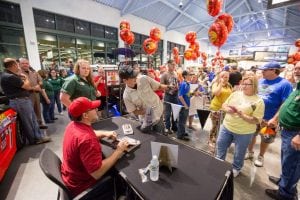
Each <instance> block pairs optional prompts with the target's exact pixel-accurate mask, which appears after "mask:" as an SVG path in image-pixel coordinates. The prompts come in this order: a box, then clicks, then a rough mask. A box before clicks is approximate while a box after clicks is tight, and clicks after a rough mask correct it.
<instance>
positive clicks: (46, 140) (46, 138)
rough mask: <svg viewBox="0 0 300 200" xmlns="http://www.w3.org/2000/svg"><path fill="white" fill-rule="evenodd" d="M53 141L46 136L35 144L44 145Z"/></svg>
mask: <svg viewBox="0 0 300 200" xmlns="http://www.w3.org/2000/svg"><path fill="white" fill-rule="evenodd" d="M51 141H52V140H51V138H50V137H48V136H44V137H42V138H41V139H39V140H37V141H36V142H35V144H43V143H47V142H51Z"/></svg>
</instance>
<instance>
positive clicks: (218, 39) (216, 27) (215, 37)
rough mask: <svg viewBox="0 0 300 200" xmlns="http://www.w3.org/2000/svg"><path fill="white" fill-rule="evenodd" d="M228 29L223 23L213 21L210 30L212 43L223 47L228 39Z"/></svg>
mask: <svg viewBox="0 0 300 200" xmlns="http://www.w3.org/2000/svg"><path fill="white" fill-rule="evenodd" d="M227 36H228V31H227V28H226V26H225V25H224V24H223V23H213V24H212V25H211V26H210V28H209V30H208V37H209V41H210V43H212V44H213V45H214V46H216V47H221V46H222V45H223V44H224V43H225V42H226V40H227Z"/></svg>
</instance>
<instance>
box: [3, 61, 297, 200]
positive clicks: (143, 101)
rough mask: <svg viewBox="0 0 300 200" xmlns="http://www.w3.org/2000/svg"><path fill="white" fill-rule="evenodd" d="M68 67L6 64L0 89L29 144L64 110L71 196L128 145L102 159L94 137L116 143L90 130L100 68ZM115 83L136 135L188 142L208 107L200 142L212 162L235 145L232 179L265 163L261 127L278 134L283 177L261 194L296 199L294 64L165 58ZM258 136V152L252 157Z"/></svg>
mask: <svg viewBox="0 0 300 200" xmlns="http://www.w3.org/2000/svg"><path fill="white" fill-rule="evenodd" d="M68 63H69V64H70V65H71V66H72V67H70V70H69V71H66V70H62V71H58V70H57V69H55V68H53V69H50V70H47V71H46V70H39V71H38V72H36V71H35V70H34V69H33V68H31V67H30V64H29V62H28V60H27V59H25V58H21V59H19V60H18V61H17V60H15V59H11V58H6V59H5V60H4V67H5V72H4V73H3V75H2V78H1V86H2V89H3V92H4V94H5V95H6V96H7V97H8V98H9V99H10V106H11V107H12V108H14V109H15V110H16V111H17V112H18V116H19V118H20V121H21V129H22V133H23V135H24V136H25V138H26V142H27V143H28V144H40V143H44V142H49V141H51V138H49V137H48V136H46V135H44V134H43V132H42V131H41V130H40V129H43V128H47V126H46V125H45V123H46V124H47V123H54V122H55V120H56V119H57V117H55V115H54V110H55V109H54V108H55V104H56V107H57V110H58V114H61V113H62V112H63V109H68V112H69V117H70V119H71V120H72V122H71V123H70V124H69V125H68V126H67V128H66V130H65V135H64V141H63V163H62V175H63V180H64V182H65V184H66V186H67V187H68V188H69V189H70V191H71V193H72V194H73V195H74V196H75V195H77V194H79V193H80V192H81V191H83V190H85V189H87V188H88V187H90V186H91V185H93V184H95V183H96V182H97V181H96V180H98V179H100V178H101V177H102V176H103V175H104V174H105V173H106V172H107V171H108V170H109V169H110V168H111V167H112V166H113V164H114V163H115V162H116V161H117V159H118V158H119V157H120V155H121V153H122V152H123V151H124V150H126V148H127V146H128V143H127V142H126V141H123V142H121V143H119V146H118V147H117V149H116V150H115V152H114V153H113V155H112V156H110V157H108V158H102V157H101V145H100V143H99V142H98V139H99V138H101V137H112V138H115V137H116V135H115V133H114V132H101V131H100V132H99V131H94V130H93V129H92V128H91V123H93V122H95V121H96V120H98V119H99V116H100V117H101V116H103V113H102V112H101V111H102V110H103V109H104V105H105V103H106V95H107V91H106V84H105V75H104V72H105V70H104V69H103V68H101V67H100V68H99V69H98V75H97V76H96V77H93V76H92V71H91V67H90V64H89V62H88V61H86V60H82V59H79V60H78V61H77V62H76V63H75V65H74V66H73V63H72V62H71V63H70V62H69V61H68ZM119 77H120V80H121V82H122V83H124V85H125V90H124V93H123V100H124V104H125V106H126V111H127V112H128V113H132V114H133V115H135V116H138V118H139V120H140V122H141V126H140V130H141V131H142V132H145V133H151V132H152V131H155V132H158V133H161V134H164V135H166V136H167V135H168V134H173V133H175V134H176V138H177V139H178V140H182V141H188V140H190V136H189V135H190V134H189V132H190V131H197V130H196V129H195V127H193V117H194V116H195V115H196V113H197V109H203V108H205V107H206V105H209V106H207V107H208V108H207V109H209V110H210V111H211V114H210V117H211V122H212V127H211V130H210V132H209V136H208V141H207V142H208V144H209V145H210V146H212V147H216V152H215V153H216V157H217V158H219V159H223V160H225V159H226V153H227V150H228V148H229V147H230V145H231V144H232V143H234V144H235V150H234V158H233V163H232V168H233V175H234V177H237V176H238V175H239V174H240V172H241V170H242V167H243V164H244V159H254V158H255V161H254V164H255V166H257V167H262V166H263V165H264V156H265V152H266V151H267V148H268V146H269V145H271V143H272V142H273V141H274V138H275V135H274V134H273V135H271V134H264V133H263V132H262V131H261V130H262V129H263V128H269V129H273V130H275V132H281V137H282V146H281V154H282V155H281V160H282V163H281V164H282V174H281V176H280V179H277V178H276V177H270V180H271V181H273V182H275V183H276V184H278V185H279V190H270V189H267V190H266V193H267V195H269V196H270V197H272V198H274V199H293V198H295V196H296V195H297V191H296V185H297V182H298V180H299V177H300V169H299V162H300V152H299V150H300V136H299V134H300V132H299V131H300V116H299V113H300V112H299V111H300V93H299V91H300V85H299V84H300V83H299V80H300V62H298V63H297V64H296V65H295V66H293V67H292V68H291V69H286V70H284V69H283V68H282V67H281V66H280V65H279V64H278V63H277V62H269V63H267V64H265V65H263V66H260V67H253V68H251V69H249V70H244V71H240V70H239V69H238V67H237V66H236V65H231V66H226V67H224V68H219V69H217V68H210V69H209V68H198V69H197V70H195V69H193V68H190V69H188V70H182V69H180V68H178V69H177V65H176V63H175V62H174V61H173V60H169V61H168V62H167V63H166V65H164V66H162V67H160V68H159V70H154V69H148V70H147V71H145V72H144V73H142V72H141V70H140V69H139V66H138V65H133V66H131V65H124V66H121V67H120V70H119ZM195 85H196V87H194V86H195ZM192 86H193V89H192ZM293 90H294V92H293ZM99 100H100V101H99ZM40 104H42V109H43V111H42V112H41V108H40ZM62 104H63V105H62ZM174 105H176V106H177V107H178V108H179V112H178V113H174V112H173V109H172V107H173V106H174ZM96 109H99V110H100V115H99V112H98V113H97V111H96ZM175 115H178V116H176V117H175ZM42 116H43V118H42ZM199 117H201V116H199ZM187 122H188V123H187ZM258 135H259V136H260V137H261V140H260V152H259V154H258V155H257V156H256V157H255V156H254V145H255V143H256V138H257V136H258ZM82 169H86V170H85V171H84V172H83V171H82Z"/></svg>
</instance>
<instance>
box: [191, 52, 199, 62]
mask: <svg viewBox="0 0 300 200" xmlns="http://www.w3.org/2000/svg"><path fill="white" fill-rule="evenodd" d="M197 58H198V57H197V53H196V51H193V53H192V60H196V59H197Z"/></svg>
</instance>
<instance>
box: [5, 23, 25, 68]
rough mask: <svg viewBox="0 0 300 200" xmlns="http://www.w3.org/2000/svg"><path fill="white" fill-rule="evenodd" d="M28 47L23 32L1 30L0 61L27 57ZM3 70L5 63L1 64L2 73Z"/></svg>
mask: <svg viewBox="0 0 300 200" xmlns="http://www.w3.org/2000/svg"><path fill="white" fill-rule="evenodd" d="M26 55H27V53H26V46H25V38H24V33H23V30H13V29H6V28H3V27H1V28H0V60H1V61H2V60H3V59H4V58H6V57H10V58H20V57H26ZM2 70H3V62H0V71H2Z"/></svg>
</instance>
